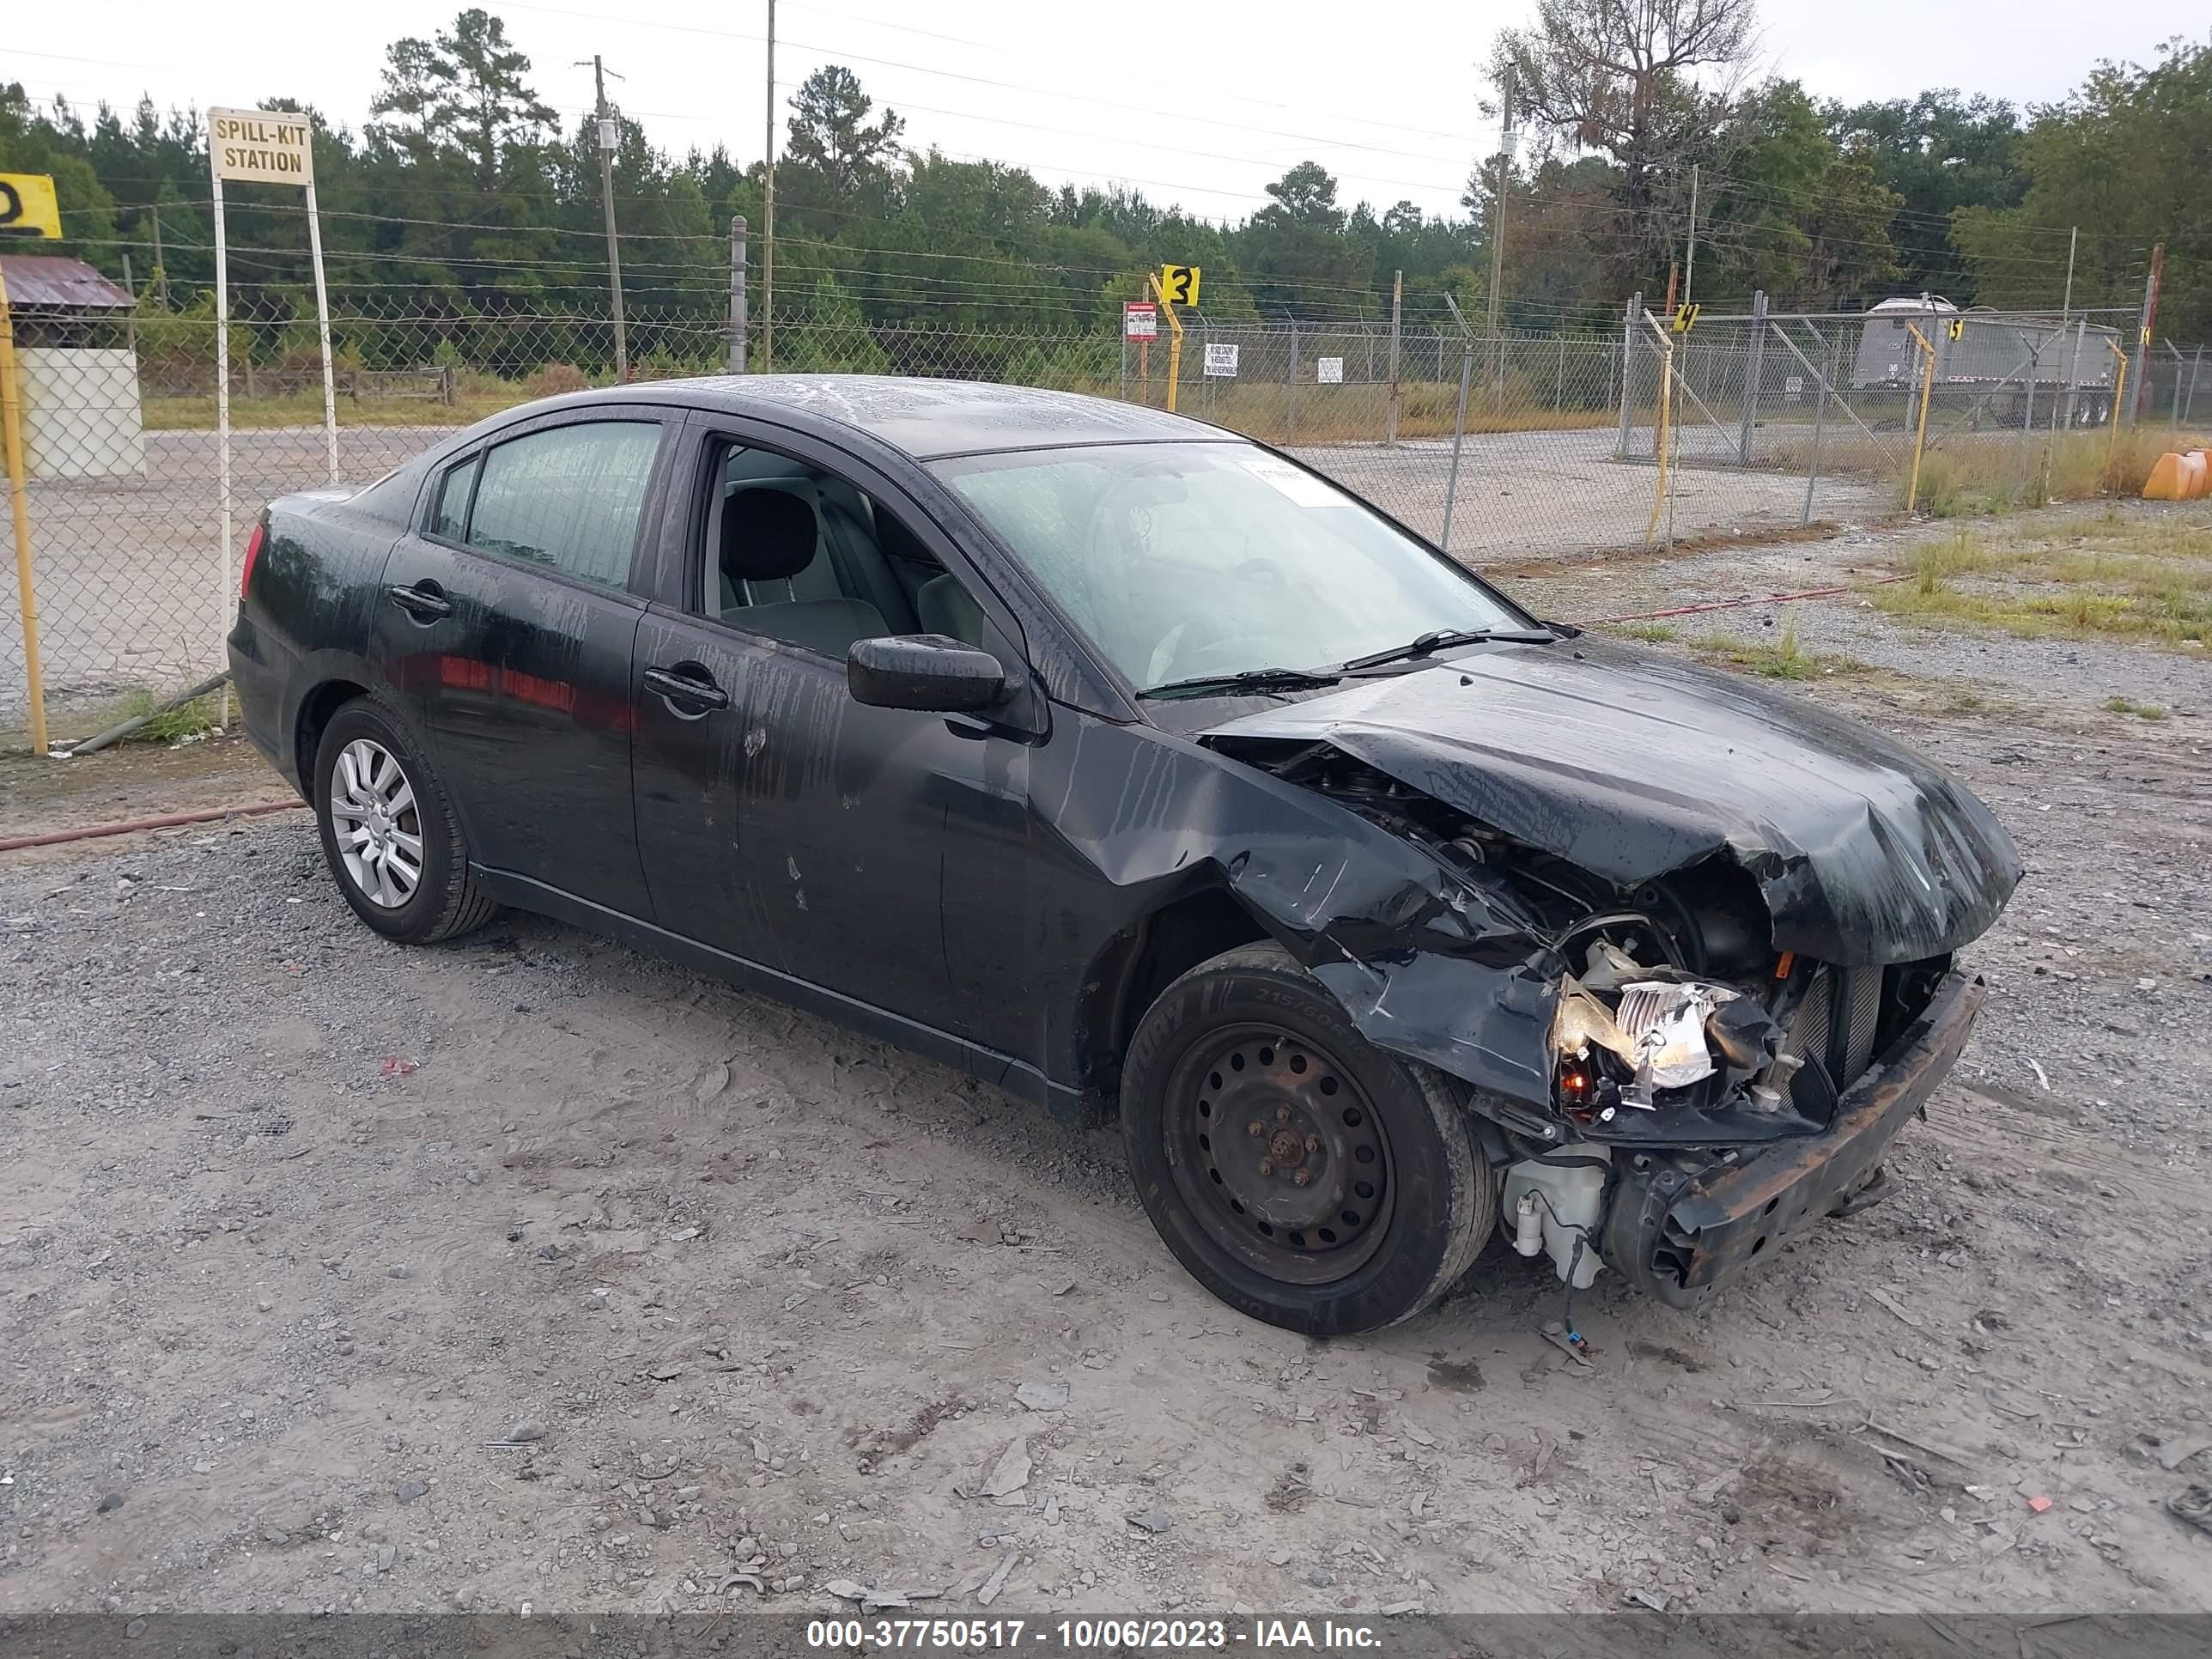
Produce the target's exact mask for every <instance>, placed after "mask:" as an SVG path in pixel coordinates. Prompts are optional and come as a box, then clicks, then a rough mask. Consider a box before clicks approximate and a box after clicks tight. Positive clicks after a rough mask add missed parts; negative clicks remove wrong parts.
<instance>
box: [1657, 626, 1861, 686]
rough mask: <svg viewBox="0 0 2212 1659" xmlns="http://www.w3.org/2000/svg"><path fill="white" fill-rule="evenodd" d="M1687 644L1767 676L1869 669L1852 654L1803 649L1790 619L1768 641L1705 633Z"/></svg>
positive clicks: (1787, 677) (1779, 677) (1789, 677)
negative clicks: (1846, 655) (1766, 642)
mask: <svg viewBox="0 0 2212 1659" xmlns="http://www.w3.org/2000/svg"><path fill="white" fill-rule="evenodd" d="M1689 644H1690V648H1691V649H1692V651H1695V652H1696V653H1698V654H1699V656H1701V657H1705V658H1707V659H1712V660H1716V661H1719V662H1722V663H1725V664H1727V665H1729V667H1732V668H1742V669H1747V670H1749V671H1751V672H1752V673H1754V674H1764V675H1765V676H1766V677H1767V678H1769V679H1776V680H1809V679H1813V678H1819V677H1824V676H1826V675H1831V674H1863V673H1866V672H1867V671H1868V665H1866V664H1865V663H1863V662H1861V661H1860V660H1859V659H1857V658H1856V657H1845V656H1839V655H1831V654H1829V653H1825V652H1812V651H1807V650H1806V649H1804V647H1802V645H1801V644H1800V643H1799V641H1798V639H1797V629H1796V625H1795V624H1794V623H1793V624H1791V625H1790V626H1789V627H1786V628H1784V629H1783V630H1782V637H1781V638H1780V639H1779V640H1778V641H1775V642H1774V643H1773V644H1772V645H1763V644H1760V643H1759V642H1758V641H1753V640H1746V639H1741V638H1739V637H1738V636H1736V635H1734V634H1706V635H1701V636H1700V637H1699V638H1697V639H1694V640H1692V641H1690V642H1689Z"/></svg>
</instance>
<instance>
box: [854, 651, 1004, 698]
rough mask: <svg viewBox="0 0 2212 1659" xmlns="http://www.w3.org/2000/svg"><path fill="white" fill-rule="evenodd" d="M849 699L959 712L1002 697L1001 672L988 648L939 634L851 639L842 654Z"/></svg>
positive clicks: (997, 660) (996, 660)
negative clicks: (846, 649) (851, 641)
mask: <svg viewBox="0 0 2212 1659" xmlns="http://www.w3.org/2000/svg"><path fill="white" fill-rule="evenodd" d="M845 686H846V689H847V690H849V691H850V692H852V694H853V701H854V702H865V703H867V704H869V705H870V706H871V707H872V708H912V709H916V710H919V711H921V713H923V714H972V713H975V711H977V710H979V709H984V708H990V707H991V706H992V705H993V704H994V703H997V702H1003V701H1004V700H1005V698H1006V670H1005V669H1004V668H1002V667H1001V666H1000V664H999V659H997V658H996V657H994V656H993V655H992V654H991V653H989V652H987V651H978V650H977V649H976V648H975V647H974V646H972V645H966V644H963V643H962V642H961V641H958V640H956V639H952V638H950V637H948V636H947V635H943V634H900V635H890V636H889V637H886V638H884V639H876V640H855V641H853V647H852V649H851V650H850V651H848V652H847V653H846V655H845Z"/></svg>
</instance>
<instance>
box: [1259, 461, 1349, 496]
mask: <svg viewBox="0 0 2212 1659" xmlns="http://www.w3.org/2000/svg"><path fill="white" fill-rule="evenodd" d="M1243 467H1244V470H1245V471H1247V472H1249V473H1250V474H1251V475H1252V476H1253V477H1255V478H1259V479H1262V480H1264V481H1265V482H1266V483H1271V484H1273V485H1274V487H1275V488H1276V489H1279V490H1280V491H1282V493H1283V494H1284V495H1287V496H1289V497H1290V499H1291V500H1292V501H1296V502H1297V504H1298V505H1299V506H1300V507H1342V506H1343V505H1344V496H1343V495H1342V494H1341V493H1340V491H1339V490H1338V489H1337V488H1336V486H1335V485H1334V484H1332V483H1328V481H1327V480H1325V479H1322V478H1316V477H1314V475H1313V474H1312V473H1310V472H1304V471H1299V470H1298V469H1297V467H1295V466H1292V465H1291V464H1290V463H1289V462H1288V461H1279V460H1277V459H1275V458H1274V457H1273V456H1272V455H1262V456H1261V457H1259V458H1258V459H1256V460H1248V461H1246V462H1244V463H1243Z"/></svg>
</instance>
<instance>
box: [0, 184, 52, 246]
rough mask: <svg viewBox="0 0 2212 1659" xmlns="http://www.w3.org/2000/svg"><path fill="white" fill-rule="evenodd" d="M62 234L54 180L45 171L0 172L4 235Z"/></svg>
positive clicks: (0, 213)
mask: <svg viewBox="0 0 2212 1659" xmlns="http://www.w3.org/2000/svg"><path fill="white" fill-rule="evenodd" d="M60 234H62V210H61V208H60V205H59V204H58V203H56V202H55V200H54V181H53V180H52V179H50V178H48V177H47V176H46V174H45V173H0V236H48V237H58V236H59V235H60Z"/></svg>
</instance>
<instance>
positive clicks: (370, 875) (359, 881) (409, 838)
mask: <svg viewBox="0 0 2212 1659" xmlns="http://www.w3.org/2000/svg"><path fill="white" fill-rule="evenodd" d="M330 814H331V832H332V835H333V836H334V838H335V839H336V841H337V848H338V859H339V861H340V862H341V863H343V865H344V866H345V872H346V874H347V876H348V877H349V878H351V879H352V882H353V884H354V885H355V886H356V888H358V889H359V890H361V892H362V896H365V897H366V898H367V899H368V902H370V903H372V904H377V905H381V906H382V907H383V908H386V909H387V910H396V909H398V908H399V907H400V906H401V905H403V904H404V903H406V902H407V901H408V900H409V899H410V898H413V897H414V896H415V893H416V889H417V888H419V887H421V886H422V811H421V809H420V808H419V807H418V806H417V805H416V800H415V786H414V785H413V784H411V783H410V782H409V781H407V774H406V773H405V772H404V771H403V770H401V769H400V765H399V761H398V757H397V756H395V755H393V754H392V751H391V750H389V749H386V747H385V746H384V745H383V744H380V743H378V742H377V741H375V740H374V738H355V739H354V740H353V741H352V742H351V743H349V744H347V745H346V746H345V747H344V748H343V749H342V750H339V751H338V763H337V768H336V769H335V770H334V771H333V772H332V773H331V802H330Z"/></svg>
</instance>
